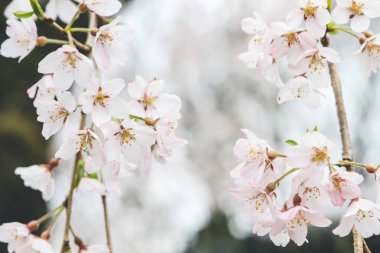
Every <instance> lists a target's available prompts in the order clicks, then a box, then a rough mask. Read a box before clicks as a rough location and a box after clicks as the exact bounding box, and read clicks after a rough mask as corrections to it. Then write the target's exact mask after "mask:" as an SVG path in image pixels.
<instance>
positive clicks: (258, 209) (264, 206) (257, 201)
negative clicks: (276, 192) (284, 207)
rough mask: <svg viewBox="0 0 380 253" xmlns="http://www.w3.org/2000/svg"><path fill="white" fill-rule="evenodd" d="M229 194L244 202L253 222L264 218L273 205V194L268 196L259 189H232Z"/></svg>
mask: <svg viewBox="0 0 380 253" xmlns="http://www.w3.org/2000/svg"><path fill="white" fill-rule="evenodd" d="M230 192H231V193H232V194H233V195H234V196H235V197H236V198H238V199H240V200H243V201H245V202H246V203H245V204H246V205H247V206H248V210H249V212H250V215H251V217H252V219H253V220H254V221H258V220H260V219H261V218H262V217H264V216H266V215H267V213H268V212H269V211H270V209H271V208H273V206H274V205H275V204H274V203H273V202H274V199H275V198H274V196H273V194H269V193H268V192H266V191H265V189H260V188H258V187H255V186H253V185H250V186H240V187H237V188H232V189H231V190H230Z"/></svg>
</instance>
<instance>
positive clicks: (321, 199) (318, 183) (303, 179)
mask: <svg viewBox="0 0 380 253" xmlns="http://www.w3.org/2000/svg"><path fill="white" fill-rule="evenodd" d="M323 179H324V171H323V170H320V169H312V168H307V169H301V170H299V171H298V174H297V175H295V176H294V177H293V179H292V186H291V189H292V192H291V194H290V197H289V198H288V201H287V205H288V206H292V205H293V202H294V199H295V198H299V199H298V201H299V202H300V203H299V205H301V206H304V207H307V208H310V209H313V210H320V211H322V210H324V208H325V207H326V204H327V203H329V196H328V193H327V185H326V184H325V183H324V181H323Z"/></svg>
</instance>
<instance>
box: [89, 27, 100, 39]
mask: <svg viewBox="0 0 380 253" xmlns="http://www.w3.org/2000/svg"><path fill="white" fill-rule="evenodd" d="M98 30H99V29H98V28H96V27H94V28H92V29H91V31H90V33H91V35H92V36H94V37H95V36H96V34H97V33H98Z"/></svg>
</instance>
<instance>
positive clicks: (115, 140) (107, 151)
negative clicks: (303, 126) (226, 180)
mask: <svg viewBox="0 0 380 253" xmlns="http://www.w3.org/2000/svg"><path fill="white" fill-rule="evenodd" d="M120 8H121V3H120V2H119V1H118V0H102V1H95V0H81V1H79V4H75V3H74V2H72V1H70V0H50V1H49V2H48V4H47V6H46V11H45V12H44V11H43V10H42V8H41V6H40V5H39V4H38V2H37V1H35V0H31V1H30V2H29V1H23V0H14V1H13V2H12V3H11V4H10V5H9V6H8V7H7V9H6V12H5V15H6V16H7V18H8V20H7V29H6V33H7V35H8V37H9V38H8V39H7V40H6V41H4V42H3V43H2V44H1V48H0V54H1V55H3V56H5V57H10V58H19V61H21V60H23V59H24V58H25V57H26V56H28V55H29V54H30V53H31V52H32V51H33V50H34V49H35V48H36V47H37V46H44V45H46V44H59V45H60V47H59V48H57V49H56V50H55V51H53V52H50V53H49V54H47V55H46V56H45V57H44V58H43V59H42V60H41V61H40V62H39V64H38V72H39V73H41V74H42V77H41V79H40V80H39V81H38V82H37V83H36V84H34V85H33V86H32V87H30V89H28V91H27V94H28V95H29V97H30V98H32V99H34V101H33V105H34V107H35V108H36V112H37V115H38V117H37V120H38V121H39V122H41V123H42V124H43V127H42V135H43V136H44V137H45V139H50V138H51V137H53V136H55V138H56V139H57V140H60V142H59V143H60V147H59V149H58V150H57V151H56V153H55V158H53V159H52V160H51V161H50V162H49V163H47V164H39V165H32V166H29V167H20V168H17V169H16V171H15V173H16V174H17V175H19V176H20V177H21V178H22V180H23V181H24V184H25V185H26V186H28V187H31V188H33V189H35V190H39V191H41V193H42V196H43V199H44V200H45V201H48V200H50V199H51V198H52V197H53V196H54V186H55V183H54V171H55V169H56V168H57V166H58V165H59V162H60V160H61V159H63V160H68V159H72V158H74V157H75V160H76V165H75V168H74V173H75V174H74V175H75V177H74V179H75V182H72V185H73V186H74V189H71V190H74V191H75V192H74V194H79V193H86V192H88V191H95V192H98V193H99V194H100V195H103V196H105V195H108V194H120V188H119V183H120V180H121V179H122V178H123V177H125V176H126V175H128V174H130V173H132V172H133V171H134V170H135V169H136V168H139V170H140V171H142V172H143V173H147V172H149V171H150V169H151V166H152V162H153V160H156V161H158V162H160V163H165V162H166V159H167V157H169V156H170V155H171V154H172V151H173V150H174V149H177V148H179V147H181V146H183V145H185V144H186V143H187V141H186V140H184V139H182V138H179V137H177V136H176V135H175V130H176V128H177V124H178V120H179V119H180V118H181V114H180V109H181V99H180V98H179V97H178V96H176V95H173V94H168V93H165V92H164V87H165V82H164V80H163V79H160V78H153V79H151V80H147V79H145V78H143V77H141V76H136V77H135V78H134V80H132V81H129V82H126V81H125V80H123V79H121V78H112V79H109V78H106V77H105V76H106V72H105V71H106V70H108V69H109V68H110V67H111V66H113V65H123V64H124V63H125V62H126V60H127V58H126V50H125V47H126V45H127V44H128V43H129V42H130V41H131V40H132V39H133V36H134V31H133V30H132V29H131V28H130V27H129V26H127V25H126V24H122V23H121V17H117V18H116V19H114V20H112V21H110V22H108V21H107V20H108V18H107V19H105V17H109V16H112V15H115V14H117V13H118V12H119V10H120ZM85 12H89V13H92V14H95V15H96V16H97V17H100V18H99V20H103V22H104V24H103V25H101V26H100V27H99V28H98V27H88V28H81V27H80V28H76V27H72V26H73V24H74V22H75V21H76V20H77V18H78V17H79V15H80V14H81V13H85ZM9 13H11V15H10V14H9ZM36 18H38V19H40V20H41V21H48V24H49V25H51V24H52V23H53V22H55V21H54V20H56V19H59V20H60V21H61V22H64V23H66V24H67V26H66V27H65V28H62V29H61V31H60V32H62V30H63V31H64V32H65V33H66V37H67V39H68V40H57V39H50V38H46V37H44V36H39V35H38V33H37V26H36V22H35V20H36ZM54 25H55V27H58V26H59V24H58V23H54ZM75 32H86V33H88V36H89V37H90V38H91V39H90V40H88V41H90V42H89V44H83V43H81V42H79V41H78V40H76V39H75V38H74V37H73V33H75ZM86 43H88V42H86ZM88 49H89V50H88ZM90 53H91V54H92V57H91V56H90V55H89V54H90ZM73 181H74V180H73ZM68 201H69V200H66V201H64V203H63V204H62V205H61V206H59V207H58V208H57V209H55V210H53V211H51V212H50V213H48V214H47V215H46V216H43V217H42V218H41V219H39V220H37V221H32V222H30V223H29V224H27V225H24V224H21V223H18V222H14V223H6V224H3V225H1V226H0V241H1V242H5V243H8V251H9V252H16V253H29V252H40V253H50V252H54V251H53V249H52V247H51V246H50V244H49V243H48V241H47V240H48V239H49V237H50V230H51V227H52V225H54V224H51V226H49V228H48V230H47V231H45V232H46V233H45V234H42V235H41V237H38V236H36V235H33V234H32V232H33V231H35V230H37V228H38V226H39V225H40V223H42V222H44V221H46V220H47V219H49V218H51V217H53V216H55V217H59V215H60V214H61V212H62V211H63V210H64V209H65V208H66V209H67V208H68V207H67V205H68ZM55 221H56V219H53V221H52V223H54V222H55ZM74 236H75V235H74ZM79 242H80V239H79V238H78V237H77V236H75V243H76V244H77V246H78V247H79V249H80V252H83V253H84V252H88V253H90V252H92V253H95V252H96V253H101V252H108V249H107V248H106V247H104V246H101V245H92V246H88V245H86V244H84V243H83V242H82V243H79ZM109 250H110V251H111V249H109Z"/></svg>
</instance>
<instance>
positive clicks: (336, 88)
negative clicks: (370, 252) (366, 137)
mask: <svg viewBox="0 0 380 253" xmlns="http://www.w3.org/2000/svg"><path fill="white" fill-rule="evenodd" d="M322 44H323V46H325V47H328V46H329V39H328V38H327V37H326V36H325V37H324V38H323V39H322ZM328 65H329V70H330V78H331V86H332V88H333V92H334V96H335V105H336V110H337V116H338V121H339V130H340V138H341V141H342V156H343V160H344V161H352V160H353V156H352V146H351V140H350V134H349V130H348V123H347V114H346V108H345V104H344V99H343V91H342V83H341V81H340V78H339V75H338V72H337V71H336V67H335V65H334V63H331V62H329V63H328ZM345 167H346V169H347V170H348V171H350V170H351V166H350V165H346V166H345ZM352 236H353V245H354V253H363V241H364V240H363V238H362V236H361V235H360V234H359V233H358V231H357V230H356V229H355V228H353V229H352Z"/></svg>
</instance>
